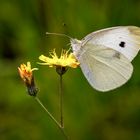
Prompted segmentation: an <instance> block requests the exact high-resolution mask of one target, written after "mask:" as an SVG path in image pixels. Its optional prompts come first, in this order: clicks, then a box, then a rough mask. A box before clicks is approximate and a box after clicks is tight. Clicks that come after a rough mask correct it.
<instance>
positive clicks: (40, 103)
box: [35, 97, 69, 140]
mask: <svg viewBox="0 0 140 140" xmlns="http://www.w3.org/2000/svg"><path fill="white" fill-rule="evenodd" d="M35 100H36V101H37V103H39V105H40V106H41V107H42V108H43V109H44V110H45V112H46V113H47V114H48V115H49V117H50V118H51V120H53V121H54V122H55V124H56V125H57V126H58V128H59V129H60V130H61V132H62V133H63V135H64V136H65V138H66V140H69V138H68V136H67V135H66V133H65V131H64V128H63V127H61V125H60V124H59V122H58V121H57V120H56V119H55V118H54V117H53V115H52V114H51V113H50V112H49V111H48V109H47V108H46V107H45V106H44V105H43V104H42V102H41V101H40V100H39V98H38V97H35Z"/></svg>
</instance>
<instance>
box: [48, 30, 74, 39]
mask: <svg viewBox="0 0 140 140" xmlns="http://www.w3.org/2000/svg"><path fill="white" fill-rule="evenodd" d="M46 35H57V36H64V37H67V38H69V39H72V37H70V36H68V35H65V34H61V33H49V32H46Z"/></svg>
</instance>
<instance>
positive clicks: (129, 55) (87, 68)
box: [70, 26, 140, 92]
mask: <svg viewBox="0 0 140 140" xmlns="http://www.w3.org/2000/svg"><path fill="white" fill-rule="evenodd" d="M70 42H71V46H72V49H73V52H74V55H75V56H76V58H77V60H78V61H79V62H80V67H81V69H82V72H83V73H84V75H85V77H86V79H87V80H88V82H89V83H90V85H91V86H92V87H93V88H95V89H96V90H99V91H102V92H105V91H109V90H113V89H115V88H117V87H120V86H121V85H123V84H124V83H126V82H127V81H128V80H129V79H130V77H131V75H132V72H133V66H132V64H131V61H132V60H133V59H134V57H135V56H136V55H137V53H138V51H139V49H140V28H139V27H135V26H119V27H112V28H107V29H103V30H99V31H96V32H93V33H90V34H89V35H87V36H86V37H85V38H83V39H82V40H77V39H71V40H70Z"/></svg>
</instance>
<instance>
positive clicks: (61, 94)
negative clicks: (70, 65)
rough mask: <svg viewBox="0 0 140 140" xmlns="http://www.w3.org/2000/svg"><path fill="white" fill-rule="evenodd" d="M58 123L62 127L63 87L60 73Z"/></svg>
mask: <svg viewBox="0 0 140 140" xmlns="http://www.w3.org/2000/svg"><path fill="white" fill-rule="evenodd" d="M59 88H60V125H61V127H62V128H64V121H63V87H62V75H60V87H59Z"/></svg>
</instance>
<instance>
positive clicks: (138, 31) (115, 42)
mask: <svg viewBox="0 0 140 140" xmlns="http://www.w3.org/2000/svg"><path fill="white" fill-rule="evenodd" d="M86 44H90V45H94V46H95V45H97V46H98V45H101V46H105V47H108V48H111V49H114V50H116V51H118V52H120V53H121V54H123V55H124V56H125V57H126V58H128V59H129V60H130V61H132V60H133V58H134V57H135V56H136V55H137V53H138V51H139V50H140V28H139V27H135V26H119V27H112V28H107V29H103V30H99V31H97V32H93V33H91V34H89V35H87V36H86V37H85V38H84V39H83V40H82V46H83V47H85V46H86Z"/></svg>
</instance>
